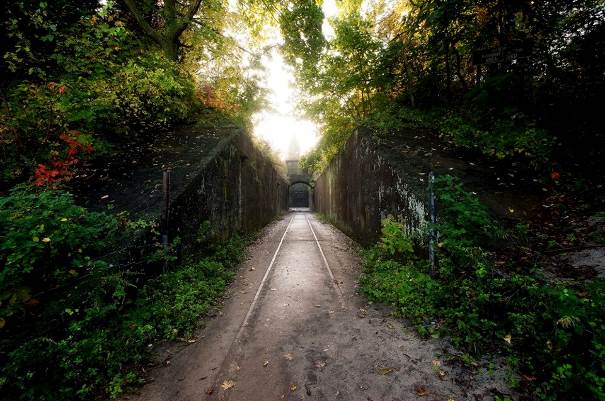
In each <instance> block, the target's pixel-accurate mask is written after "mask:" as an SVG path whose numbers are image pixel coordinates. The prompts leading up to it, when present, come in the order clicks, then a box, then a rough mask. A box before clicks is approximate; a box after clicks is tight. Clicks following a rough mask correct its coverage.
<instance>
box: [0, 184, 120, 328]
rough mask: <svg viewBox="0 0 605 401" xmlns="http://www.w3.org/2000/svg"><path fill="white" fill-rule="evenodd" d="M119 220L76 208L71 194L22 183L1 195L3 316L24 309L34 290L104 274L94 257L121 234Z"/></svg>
mask: <svg viewBox="0 0 605 401" xmlns="http://www.w3.org/2000/svg"><path fill="white" fill-rule="evenodd" d="M117 230H118V224H117V221H116V220H115V219H114V218H112V217H111V216H108V215H106V214H103V213H94V212H88V211H87V210H86V209H84V208H82V207H79V206H76V205H75V204H74V202H73V198H72V197H71V195H70V194H68V193H66V192H60V191H35V192H32V191H29V190H27V189H26V188H25V187H19V188H16V189H14V190H12V191H11V193H10V195H9V196H7V197H3V198H0V238H1V239H2V243H1V246H0V264H1V265H2V266H3V268H2V271H1V272H0V299H1V300H2V303H1V304H0V318H2V319H7V318H10V317H11V316H13V315H15V314H21V313H24V312H25V308H26V305H27V302H30V303H31V302H32V297H33V294H36V293H39V292H41V291H44V290H48V289H49V288H55V287H62V286H64V285H66V284H67V283H69V282H71V281H73V280H74V279H76V278H78V277H82V276H85V275H97V274H102V273H100V272H102V271H105V270H106V269H107V264H106V263H104V262H102V261H99V260H95V257H97V256H99V255H101V254H102V253H103V252H104V251H105V250H107V249H108V248H109V246H110V245H112V244H113V243H114V242H115V241H116V238H117Z"/></svg>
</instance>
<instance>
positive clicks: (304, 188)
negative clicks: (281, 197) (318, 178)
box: [288, 180, 313, 208]
mask: <svg viewBox="0 0 605 401" xmlns="http://www.w3.org/2000/svg"><path fill="white" fill-rule="evenodd" d="M288 207H291V208H312V207H313V186H312V185H311V183H310V182H309V181H304V180H297V181H293V182H291V183H290V185H289V188H288Z"/></svg>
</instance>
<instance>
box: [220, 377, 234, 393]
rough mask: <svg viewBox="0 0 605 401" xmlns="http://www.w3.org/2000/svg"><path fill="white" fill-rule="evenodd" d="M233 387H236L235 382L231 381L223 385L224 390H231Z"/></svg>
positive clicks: (228, 380)
mask: <svg viewBox="0 0 605 401" xmlns="http://www.w3.org/2000/svg"><path fill="white" fill-rule="evenodd" d="M233 386H235V382H234V381H233V380H230V379H227V380H225V381H224V382H223V384H221V387H222V389H223V390H229V389H230V388H231V387H233Z"/></svg>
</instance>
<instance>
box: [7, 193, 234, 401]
mask: <svg viewBox="0 0 605 401" xmlns="http://www.w3.org/2000/svg"><path fill="white" fill-rule="evenodd" d="M123 220H124V219H120V221H118V220H117V219H116V217H114V216H112V215H110V214H107V213H103V212H91V211H88V210H86V209H84V208H82V207H79V206H77V205H76V204H75V203H74V201H73V198H72V196H71V195H70V194H69V193H66V192H64V191H60V190H54V191H51V190H41V189H40V188H34V189H32V188H28V187H19V188H17V189H15V190H13V191H11V193H10V194H9V195H8V196H6V197H1V198H0V263H1V266H2V271H1V272H0V333H1V334H2V335H1V336H0V394H1V395H0V399H3V400H4V399H6V400H11V401H15V400H24V401H25V400H32V399H36V400H41V401H51V400H52V401H54V400H87V399H96V398H102V397H104V396H110V397H117V396H118V395H119V394H120V393H122V392H123V391H124V389H125V388H126V387H127V386H129V385H132V384H135V383H137V382H139V381H140V373H139V369H138V366H139V365H140V364H142V363H144V362H146V361H148V358H149V351H150V347H149V344H154V343H156V342H157V341H160V340H162V339H176V338H180V337H182V336H189V335H191V334H192V333H193V329H194V328H195V327H197V324H198V323H199V317H200V316H201V315H203V314H204V313H207V311H208V310H209V308H210V307H211V306H212V305H213V304H214V302H215V300H216V298H217V297H218V296H220V294H221V293H222V292H223V290H224V289H225V287H226V285H227V283H228V282H229V280H230V279H231V278H232V276H233V272H232V267H233V266H235V265H236V264H237V263H238V262H239V258H240V257H241V255H242V254H243V248H244V241H243V240H242V239H240V238H234V239H233V240H230V241H227V242H226V243H225V244H223V245H221V246H219V245H215V244H209V249H206V250H205V256H203V257H199V258H196V259H193V260H191V261H190V262H188V263H185V264H183V265H179V266H176V267H175V268H174V270H173V271H168V272H165V273H162V274H158V273H155V274H154V273H153V272H154V271H156V272H157V269H154V268H153V266H152V265H150V264H149V263H148V262H147V261H146V260H145V259H143V258H141V256H140V253H141V251H145V252H147V253H149V252H148V251H149V249H147V248H144V247H139V248H137V249H135V251H136V252H130V251H129V250H130V249H129V248H128V247H126V246H125V241H124V240H125V239H127V238H132V237H133V236H134V234H135V233H134V232H131V231H129V230H130V229H129V228H128V227H133V229H137V228H138V227H147V224H145V223H138V222H129V221H123ZM148 240H150V241H151V242H155V241H154V239H153V234H150V238H148ZM130 246H132V245H130ZM122 249H123V251H122ZM137 254H138V256H133V255H137ZM152 256H153V255H152ZM151 259H153V258H151Z"/></svg>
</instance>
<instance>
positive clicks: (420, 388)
mask: <svg viewBox="0 0 605 401" xmlns="http://www.w3.org/2000/svg"><path fill="white" fill-rule="evenodd" d="M416 395H418V396H419V397H425V396H427V395H429V390H427V388H426V387H425V386H417V387H416Z"/></svg>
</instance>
